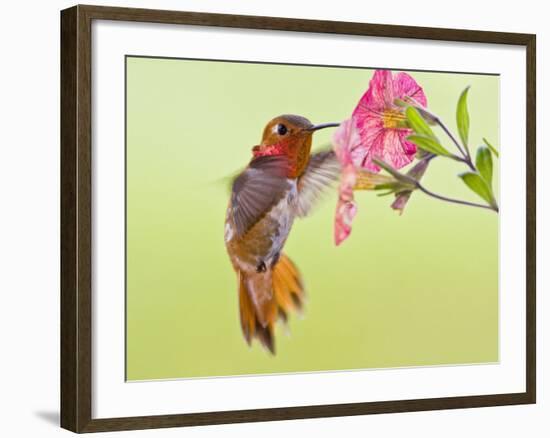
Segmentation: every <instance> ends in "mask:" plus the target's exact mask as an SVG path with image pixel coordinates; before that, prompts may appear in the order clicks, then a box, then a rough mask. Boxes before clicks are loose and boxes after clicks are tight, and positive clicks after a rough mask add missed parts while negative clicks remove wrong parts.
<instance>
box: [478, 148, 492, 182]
mask: <svg viewBox="0 0 550 438" xmlns="http://www.w3.org/2000/svg"><path fill="white" fill-rule="evenodd" d="M476 168H477V171H478V172H479V174H480V175H481V176H482V177H483V179H484V180H485V181H486V182H487V185H488V186H489V187H492V185H493V158H492V156H491V151H490V150H489V148H486V147H485V146H481V147H480V148H479V149H478V150H477V154H476Z"/></svg>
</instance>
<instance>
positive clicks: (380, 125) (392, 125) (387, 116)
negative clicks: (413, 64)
mask: <svg viewBox="0 0 550 438" xmlns="http://www.w3.org/2000/svg"><path fill="white" fill-rule="evenodd" d="M396 99H399V100H402V101H405V102H407V101H408V102H414V103H415V104H417V105H422V106H426V104H427V100H426V96H425V95H424V91H423V90H422V87H420V85H418V84H417V82H416V81H415V80H414V79H413V78H412V77H411V76H409V75H408V74H407V73H398V74H396V75H395V76H392V72H391V71H389V70H376V71H375V73H374V75H373V77H372V79H371V81H370V83H369V88H368V90H367V91H366V93H365V94H364V95H363V97H361V99H360V100H359V103H358V104H357V107H356V108H355V110H354V111H353V113H352V116H351V119H348V120H345V121H344V122H342V123H341V124H340V127H339V128H338V129H337V130H336V132H335V133H334V136H333V147H334V151H335V153H336V156H337V157H338V159H339V161H340V164H341V166H342V176H341V180H340V196H339V198H338V204H337V206H336V216H335V221H334V239H335V242H336V245H339V244H340V243H342V242H343V241H344V240H345V239H346V238H347V237H348V236H349V234H350V233H351V222H352V220H353V217H354V216H355V214H356V212H357V207H356V204H355V201H354V198H353V190H354V189H372V187H373V186H372V181H374V178H373V177H372V172H379V171H380V167H378V166H377V165H376V164H374V163H373V161H372V160H373V158H379V159H381V160H383V161H385V162H386V163H388V164H389V165H391V166H392V167H394V168H395V169H400V168H401V167H403V166H406V165H407V164H409V163H410V162H411V161H412V160H413V159H414V155H415V153H416V146H415V145H414V144H413V143H411V142H409V141H407V137H408V136H409V135H410V134H412V130H411V129H409V128H408V127H407V126H406V125H405V120H406V118H405V114H404V108H403V107H401V106H399V105H396V104H395V101H396ZM358 171H361V172H363V173H362V175H363V178H362V179H361V183H362V184H363V185H365V184H366V185H365V187H360V186H358V185H357V173H358ZM365 171H367V172H365ZM365 175H367V177H366V178H365Z"/></svg>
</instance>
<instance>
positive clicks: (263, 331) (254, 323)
mask: <svg viewBox="0 0 550 438" xmlns="http://www.w3.org/2000/svg"><path fill="white" fill-rule="evenodd" d="M238 275H239V310H240V314H241V328H242V331H243V335H244V338H245V339H246V342H247V343H248V344H249V345H250V343H251V342H252V339H254V338H258V339H259V341H260V342H261V343H262V344H263V345H264V346H265V347H266V348H267V349H268V350H269V351H270V352H271V353H272V354H275V341H274V329H275V324H276V323H277V320H278V319H279V318H281V319H282V320H283V321H285V322H286V320H287V318H288V314H289V313H290V312H292V311H300V310H301V309H302V306H303V301H304V296H305V293H304V288H303V285H302V280H301V277H300V273H299V272H298V269H297V268H296V266H295V265H294V263H292V261H291V260H290V259H289V258H288V257H287V256H285V255H284V254H281V257H280V258H279V261H278V262H277V264H276V265H275V266H274V267H273V268H272V269H271V270H269V269H268V270H267V271H266V272H257V273H244V272H239V273H238Z"/></svg>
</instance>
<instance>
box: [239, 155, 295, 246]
mask: <svg viewBox="0 0 550 438" xmlns="http://www.w3.org/2000/svg"><path fill="white" fill-rule="evenodd" d="M287 169H288V160H287V159H286V158H285V157H260V158H256V159H254V160H252V161H251V162H250V164H249V165H248V167H247V168H246V170H245V171H244V172H242V173H241V174H240V175H239V176H238V177H237V178H235V181H234V182H233V186H232V193H231V207H232V208H231V214H232V215H233V222H234V224H235V228H236V231H237V235H238V236H242V235H244V234H246V233H247V232H248V231H249V230H250V229H251V228H252V227H253V226H254V225H255V224H256V223H257V222H258V221H259V220H260V219H261V218H262V217H264V216H265V214H266V213H268V212H269V210H271V208H273V206H275V205H276V204H277V203H278V202H279V201H280V200H281V199H282V198H283V196H285V195H286V193H287V191H288V190H289V188H290V182H289V181H288V179H287V177H286V175H287Z"/></svg>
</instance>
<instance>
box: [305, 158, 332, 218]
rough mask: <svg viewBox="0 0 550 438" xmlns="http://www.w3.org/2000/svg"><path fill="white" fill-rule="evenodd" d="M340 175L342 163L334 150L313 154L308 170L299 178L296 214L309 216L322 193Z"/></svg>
mask: <svg viewBox="0 0 550 438" xmlns="http://www.w3.org/2000/svg"><path fill="white" fill-rule="evenodd" d="M339 176H340V163H339V162H338V159H337V158H336V155H335V154H334V152H333V151H323V152H318V153H316V154H313V155H312V156H311V157H310V159H309V163H308V165H307V168H306V171H305V172H304V174H303V175H302V176H301V177H300V179H299V180H298V200H297V201H298V202H297V204H296V215H297V216H300V217H304V216H307V215H308V214H309V213H310V212H311V209H312V208H313V207H314V205H315V204H316V202H317V200H318V199H319V198H320V197H321V195H322V194H323V193H324V192H326V189H328V188H329V187H330V186H331V185H332V184H333V183H334V182H335V181H336V180H338V178H339Z"/></svg>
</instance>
